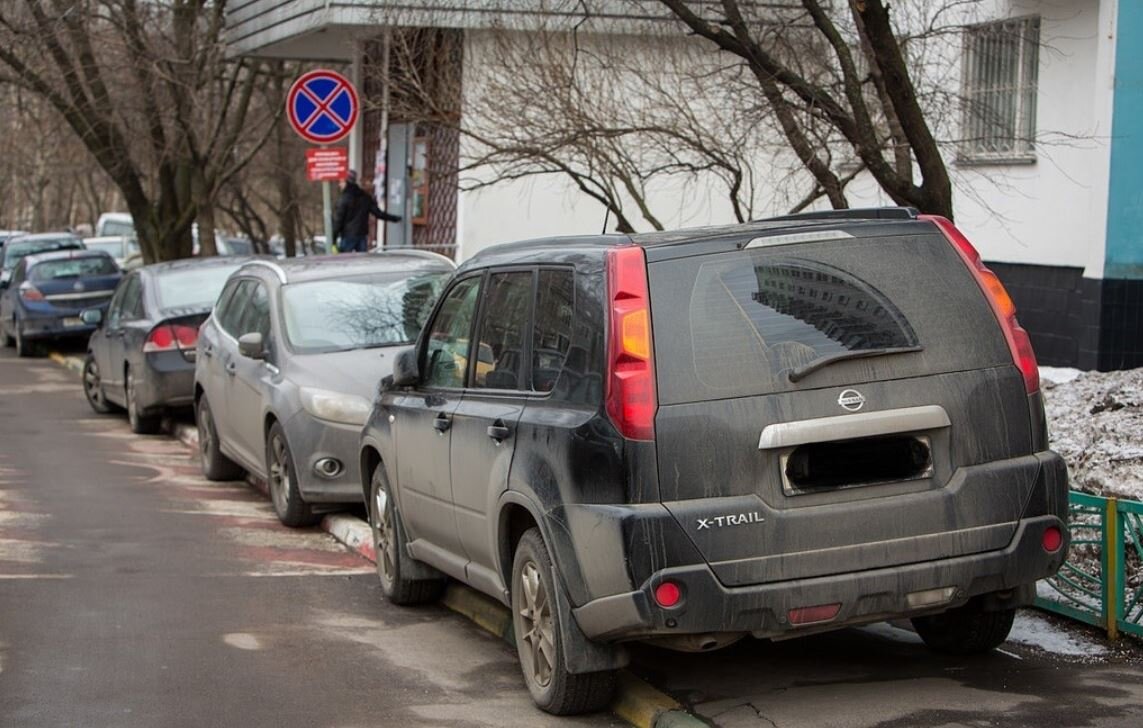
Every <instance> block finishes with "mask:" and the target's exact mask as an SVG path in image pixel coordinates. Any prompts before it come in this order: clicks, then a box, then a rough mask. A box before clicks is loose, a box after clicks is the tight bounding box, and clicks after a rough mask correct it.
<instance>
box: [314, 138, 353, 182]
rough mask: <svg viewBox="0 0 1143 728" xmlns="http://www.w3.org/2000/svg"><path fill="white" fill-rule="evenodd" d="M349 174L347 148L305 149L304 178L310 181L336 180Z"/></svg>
mask: <svg viewBox="0 0 1143 728" xmlns="http://www.w3.org/2000/svg"><path fill="white" fill-rule="evenodd" d="M347 174H349V150H348V149H346V148H345V147H330V148H328V149H307V150H306V178H307V179H309V181H310V182H336V181H338V180H343V179H345V177H346V175H347Z"/></svg>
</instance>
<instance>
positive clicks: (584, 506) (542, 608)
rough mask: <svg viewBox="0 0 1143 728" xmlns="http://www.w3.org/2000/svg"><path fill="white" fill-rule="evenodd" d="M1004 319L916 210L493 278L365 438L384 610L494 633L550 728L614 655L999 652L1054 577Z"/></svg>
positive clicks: (410, 358)
mask: <svg viewBox="0 0 1143 728" xmlns="http://www.w3.org/2000/svg"><path fill="white" fill-rule="evenodd" d="M1014 314H1015V309H1014V307H1013V305H1012V301H1011V299H1010V298H1009V297H1008V295H1007V293H1006V292H1005V291H1004V289H1003V287H1002V286H1001V285H1000V283H999V281H998V280H997V279H996V276H995V275H994V274H993V273H992V272H991V271H989V270H988V269H987V268H985V267H984V266H983V264H982V263H981V262H980V258H979V256H978V255H977V254H976V251H975V250H974V249H973V248H972V246H971V245H970V244H969V243H968V241H967V240H966V239H965V238H964V236H963V235H961V234H960V232H959V231H958V230H957V229H956V228H955V227H953V226H952V224H951V223H949V222H948V221H947V220H944V219H943V218H925V217H923V216H922V217H917V216H916V215H915V214H914V213H913V212H912V211H909V210H905V209H890V210H876V211H846V212H844V213H842V214H839V215H829V214H827V215H817V214H814V215H804V216H796V217H793V218H787V219H775V220H769V221H759V222H756V223H751V224H747V225H738V226H731V227H723V228H707V229H697V230H683V231H678V232H668V233H655V234H646V235H631V236H625V235H615V236H598V237H585V238H564V239H554V240H540V241H531V242H524V243H518V244H512V245H506V246H499V247H496V248H491V249H488V250H486V251H482V252H481V253H479V254H478V255H476V256H475V257H474V258H472V259H471V260H469V261H468V262H467V263H465V265H463V266H462V267H461V268H460V269H459V270H458V271H457V274H456V276H455V278H454V279H453V281H452V283H451V284H450V286H449V288H447V289H446V290H445V292H444V293H443V294H442V296H441V299H440V301H439V303H438V305H437V307H436V309H435V311H434V313H433V315H432V316H431V317H430V318H429V321H428V323H427V324H426V326H425V329H424V331H423V332H422V335H421V338H420V340H419V341H418V344H417V346H416V347H415V349H412V350H408V351H406V352H403V353H402V354H401V355H399V356H398V358H397V360H396V362H395V365H394V374H393V379H392V381H391V382H390V383H388V385H387V390H386V391H384V392H383V393H382V395H381V397H380V398H379V400H378V402H377V403H376V405H375V408H374V411H373V413H372V415H371V417H370V420H369V422H368V423H367V425H366V429H365V431H364V433H363V449H362V468H361V472H362V475H363V482H362V487H363V489H364V491H363V492H365V493H366V494H367V498H368V501H367V502H368V503H369V509H370V520H371V524H372V527H373V530H374V534H375V536H376V542H377V544H378V561H377V563H378V574H379V576H380V581H381V586H382V590H383V591H384V592H385V594H386V595H387V596H388V597H389V598H390V599H391V600H393V601H395V602H398V603H411V602H416V601H421V600H426V599H431V598H433V597H434V596H435V595H437V594H438V593H439V591H440V587H441V584H442V579H443V577H444V576H445V575H447V576H450V577H453V578H456V579H459V580H462V581H464V582H467V583H468V584H470V585H472V586H474V587H475V588H477V589H479V590H481V591H484V592H485V593H487V594H489V595H491V596H493V597H495V598H497V599H499V600H501V601H502V602H504V603H505V604H506V605H510V606H511V608H512V615H513V620H514V629H515V635H516V644H517V648H518V651H519V655H520V661H521V665H522V668H523V673H524V678H525V683H526V684H527V686H528V688H529V690H530V691H531V694H532V697H533V699H534V700H535V701H536V702H537V704H538V705H540V706H541V707H542V708H544V709H545V710H548V711H551V712H555V713H570V712H577V711H583V710H589V709H593V708H598V707H601V706H603V705H605V704H606V702H607V700H608V698H609V693H610V687H611V685H612V684H613V683H612V680H613V670H614V669H615V668H616V667H618V666H620V665H622V664H623V663H624V661H625V660H626V655H625V651H624V649H623V647H622V643H623V642H624V641H629V640H647V641H651V642H655V643H657V644H660V645H662V646H666V647H672V648H677V649H681V650H709V649H715V648H717V647H720V646H724V645H726V644H729V643H731V642H734V641H735V640H737V639H740V638H742V637H745V636H749V635H753V636H754V637H760V638H789V637H796V636H800V635H805V634H811V633H814V632H820V631H824V630H831V629H837V628H839V627H842V626H846V625H853V624H862V623H868V622H876V621H881V620H886V619H896V618H902V617H907V618H912V619H913V623H914V625H915V626H916V629H917V631H918V633H919V634H920V636H921V637H922V638H923V639H924V641H925V642H926V643H927V644H928V645H929V646H930V647H932V648H933V649H937V650H942V651H947V652H953V653H968V652H977V651H984V650H989V649H992V648H994V647H995V646H997V645H998V644H1000V643H1001V642H1003V640H1004V639H1005V638H1006V636H1007V634H1008V630H1009V629H1010V627H1011V624H1012V619H1013V615H1014V613H1015V609H1016V607H1017V606H1019V605H1023V604H1027V603H1028V602H1029V601H1030V600H1031V599H1032V597H1033V595H1034V584H1035V582H1036V580H1038V579H1041V578H1044V577H1046V576H1049V575H1051V574H1053V573H1055V572H1056V570H1057V569H1058V568H1059V567H1060V565H1061V563H1062V561H1063V559H1064V554H1065V552H1066V550H1067V531H1066V528H1065V523H1064V518H1065V514H1066V503H1067V476H1066V470H1065V467H1064V463H1063V461H1062V460H1061V458H1060V457H1059V456H1057V455H1056V454H1054V453H1052V452H1050V451H1049V450H1048V442H1047V432H1046V427H1045V420H1044V409H1043V404H1042V400H1041V395H1040V391H1039V380H1038V370H1037V367H1036V361H1035V357H1034V356H1033V354H1032V350H1031V347H1030V344H1029V341H1028V337H1027V334H1026V333H1025V332H1024V330H1023V329H1021V328H1020V327H1019V325H1018V324H1017V322H1016V319H1015V315H1014ZM485 350H487V352H488V355H489V356H487V357H481V356H479V352H482V351H485ZM474 351H475V352H477V355H476V356H474V355H473V352H474ZM482 358H487V359H490V361H488V362H484V361H481V359H482Z"/></svg>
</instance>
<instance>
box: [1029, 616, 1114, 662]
mask: <svg viewBox="0 0 1143 728" xmlns="http://www.w3.org/2000/svg"><path fill="white" fill-rule="evenodd" d="M1008 641H1009V642H1015V643H1017V644H1021V645H1027V646H1030V647H1035V648H1037V649H1040V650H1043V651H1044V652H1051V653H1053V654H1057V655H1071V656H1076V657H1080V656H1082V657H1093V656H1096V655H1104V654H1106V653H1107V648H1106V647H1104V646H1103V645H1101V644H1098V643H1096V642H1093V641H1091V640H1089V639H1087V638H1086V637H1084V636H1083V635H1082V634H1079V633H1078V632H1073V631H1068V630H1065V629H1063V628H1061V627H1057V626H1056V625H1055V624H1053V623H1051V622H1050V621H1048V620H1047V619H1045V618H1044V617H1041V616H1038V615H1036V614H1034V613H1032V612H1029V611H1027V610H1021V611H1019V612H1017V614H1016V622H1015V623H1014V624H1013V625H1012V631H1011V632H1009V633H1008Z"/></svg>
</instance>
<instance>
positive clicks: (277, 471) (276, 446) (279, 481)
mask: <svg viewBox="0 0 1143 728" xmlns="http://www.w3.org/2000/svg"><path fill="white" fill-rule="evenodd" d="M289 490H290V464H289V459H288V458H287V457H286V443H285V442H283V441H282V438H280V437H278V436H277V435H275V436H274V437H272V438H271V439H270V493H271V496H272V497H273V499H274V505H276V506H277V507H278V510H279V511H280V512H282V513H284V512H285V511H286V508H287V507H288V506H289V503H290V492H289Z"/></svg>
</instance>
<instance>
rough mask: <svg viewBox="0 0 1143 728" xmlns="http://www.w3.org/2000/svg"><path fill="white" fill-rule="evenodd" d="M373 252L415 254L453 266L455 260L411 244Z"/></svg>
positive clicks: (454, 265)
mask: <svg viewBox="0 0 1143 728" xmlns="http://www.w3.org/2000/svg"><path fill="white" fill-rule="evenodd" d="M374 252H375V253H376V254H382V253H398V254H401V255H413V256H416V257H418V258H428V259H430V260H442V261H445V262H447V263H448V264H449V265H451V266H452V267H453V268H455V267H456V261H455V260H453V259H452V258H450V257H448V256H447V255H441V254H440V253H434V252H433V251H431V250H422V249H421V248H414V247H412V246H408V247H406V246H397V247H391V248H378V249H377V250H376V251H374Z"/></svg>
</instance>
